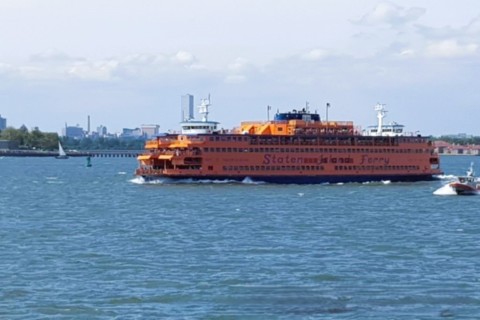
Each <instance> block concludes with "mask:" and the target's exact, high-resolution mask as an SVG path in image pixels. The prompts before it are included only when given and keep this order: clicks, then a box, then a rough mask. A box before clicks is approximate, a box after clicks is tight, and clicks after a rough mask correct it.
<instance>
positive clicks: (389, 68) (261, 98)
mask: <svg viewBox="0 0 480 320" xmlns="http://www.w3.org/2000/svg"><path fill="white" fill-rule="evenodd" d="M246 22H248V23H246ZM479 39H480V9H479V8H478V4H477V2H476V1H474V0H460V1H457V2H455V3H453V2H451V1H435V2H431V1H426V0H423V1H422V0H419V1H413V0H404V1H373V0H364V1H361V2H353V3H352V2H351V1H347V0H337V1H333V0H325V1H313V0H299V1H296V2H292V1H273V0H265V1H261V2H258V1H253V0H246V1H242V2H240V3H235V5H234V6H233V5H232V3H231V2H229V1H213V0H207V1H204V2H201V3H198V2H195V1H191V0H179V1H176V2H172V3H168V2H163V1H160V2H151V1H147V0H139V1H136V2H132V1H115V2H114V1H108V0H103V1H92V0H86V1H82V2H79V3H68V2H65V1H60V0H50V1H48V2H45V1H39V0H23V1H13V0H5V1H2V2H1V3H0V40H1V41H2V52H1V53H0V88H1V89H0V106H1V108H0V110H1V114H2V116H3V117H5V118H7V119H8V125H9V126H13V127H19V126H21V125H23V124H25V125H26V126H27V127H28V128H31V127H39V128H40V129H41V130H42V131H48V132H59V133H60V131H61V129H62V127H63V124H64V123H65V122H67V123H73V124H76V123H79V122H80V123H82V124H83V122H84V120H81V119H85V118H86V116H87V115H91V116H92V123H94V124H93V127H96V126H98V125H100V124H103V125H105V126H107V127H108V128H109V130H110V131H111V132H120V131H121V130H122V128H123V127H127V128H128V127H129V128H132V127H136V126H139V125H141V124H143V123H157V124H159V125H160V126H161V130H162V131H168V130H178V129H179V128H180V126H179V122H180V121H179V114H180V110H181V96H182V95H184V94H186V93H190V94H192V95H194V96H195V101H196V102H195V107H196V106H197V105H198V101H200V99H202V98H206V97H207V96H208V94H211V98H212V107H211V114H210V117H211V119H212V120H215V121H219V122H220V126H221V127H223V128H226V129H230V128H232V127H235V126H238V125H239V123H240V122H241V121H249V120H266V118H267V106H271V107H272V111H276V110H277V109H279V110H281V111H288V110H290V109H294V108H298V107H301V106H305V103H306V102H307V101H308V102H309V104H310V106H311V109H312V110H317V111H318V113H319V114H320V115H321V117H322V118H325V112H326V109H325V108H326V104H327V103H329V104H330V105H331V108H329V111H328V113H329V116H328V117H329V120H340V121H347V120H348V121H354V122H355V124H356V125H359V126H361V127H363V128H365V127H367V126H368V125H371V124H374V123H375V122H376V118H375V112H374V111H373V106H374V105H376V104H377V103H382V104H386V107H387V110H388V111H389V113H388V115H387V118H386V121H388V122H391V121H396V122H398V123H401V124H403V125H405V127H406V131H409V132H416V131H420V132H421V133H422V134H425V135H430V134H432V135H437V136H438V135H441V134H451V133H455V132H466V133H468V134H472V135H477V136H478V135H480V126H479V125H478V120H477V119H479V118H480V108H479V101H480V94H479V93H478V89H477V88H478V87H479V83H478V82H479V80H478V77H476V74H477V73H478V72H477V70H478V69H479V68H480V59H479V58H480V40H479ZM195 117H198V113H197V111H196V110H195ZM93 121H95V122H93ZM459 124H461V126H460V127H459Z"/></svg>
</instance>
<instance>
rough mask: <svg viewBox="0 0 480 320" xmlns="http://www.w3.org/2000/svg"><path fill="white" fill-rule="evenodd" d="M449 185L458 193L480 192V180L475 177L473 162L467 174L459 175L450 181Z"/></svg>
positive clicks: (471, 193)
mask: <svg viewBox="0 0 480 320" xmlns="http://www.w3.org/2000/svg"><path fill="white" fill-rule="evenodd" d="M448 186H449V187H450V188H452V190H453V191H454V192H455V193H456V194H458V195H474V194H480V180H479V179H478V178H477V177H475V171H474V170H473V162H472V163H471V164H470V168H469V169H468V170H467V175H465V176H458V177H457V179H456V180H455V181H452V182H450V183H449V184H448Z"/></svg>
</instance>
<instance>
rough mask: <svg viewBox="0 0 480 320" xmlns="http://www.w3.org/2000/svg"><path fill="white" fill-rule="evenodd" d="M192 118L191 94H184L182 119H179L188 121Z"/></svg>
mask: <svg viewBox="0 0 480 320" xmlns="http://www.w3.org/2000/svg"><path fill="white" fill-rule="evenodd" d="M193 118H194V115H193V96H192V95H191V94H186V95H183V96H182V119H181V121H182V122H183V121H188V120H192V119H193Z"/></svg>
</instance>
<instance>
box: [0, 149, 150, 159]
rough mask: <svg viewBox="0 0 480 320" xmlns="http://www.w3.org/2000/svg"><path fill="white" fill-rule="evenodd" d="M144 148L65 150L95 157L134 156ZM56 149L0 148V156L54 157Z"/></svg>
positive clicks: (70, 155) (75, 155) (72, 153)
mask: <svg viewBox="0 0 480 320" xmlns="http://www.w3.org/2000/svg"><path fill="white" fill-rule="evenodd" d="M143 152H144V150H82V151H67V152H66V153H67V155H68V156H69V157H95V158H136V157H137V156H138V155H140V154H141V153H143ZM55 156H58V152H57V151H39V150H9V149H0V157H55Z"/></svg>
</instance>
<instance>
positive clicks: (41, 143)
mask: <svg viewBox="0 0 480 320" xmlns="http://www.w3.org/2000/svg"><path fill="white" fill-rule="evenodd" d="M0 140H9V141H12V142H13V144H14V145H17V146H18V148H19V149H27V150H45V151H54V150H57V149H58V141H61V142H62V145H63V147H64V149H66V150H142V149H143V148H144V145H145V140H139V139H119V138H95V139H93V138H89V137H86V138H83V139H74V138H67V137H59V136H58V134H57V133H56V132H42V131H40V129H38V128H37V127H35V128H33V129H32V130H28V128H27V127H26V126H24V125H23V126H21V127H20V128H19V129H15V128H11V127H9V128H6V129H4V130H2V131H0Z"/></svg>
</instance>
